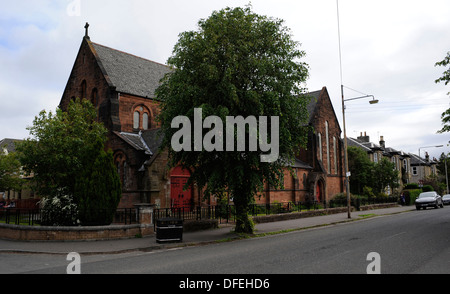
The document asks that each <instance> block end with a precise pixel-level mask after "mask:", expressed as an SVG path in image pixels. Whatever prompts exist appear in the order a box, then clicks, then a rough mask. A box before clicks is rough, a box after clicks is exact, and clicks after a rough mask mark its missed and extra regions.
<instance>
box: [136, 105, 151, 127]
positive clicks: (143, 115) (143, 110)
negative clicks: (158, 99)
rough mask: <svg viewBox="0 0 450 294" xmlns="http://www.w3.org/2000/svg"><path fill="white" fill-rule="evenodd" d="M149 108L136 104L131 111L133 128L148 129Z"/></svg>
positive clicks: (149, 125) (149, 124)
mask: <svg viewBox="0 0 450 294" xmlns="http://www.w3.org/2000/svg"><path fill="white" fill-rule="evenodd" d="M150 120H151V115H150V110H149V109H148V108H147V107H145V106H143V105H140V106H137V107H135V108H134V112H133V129H134V130H148V129H149V128H150V127H151V122H150Z"/></svg>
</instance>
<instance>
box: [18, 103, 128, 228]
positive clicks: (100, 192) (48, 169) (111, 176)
mask: <svg viewBox="0 0 450 294" xmlns="http://www.w3.org/2000/svg"><path fill="white" fill-rule="evenodd" d="M96 116H97V113H96V110H95V108H94V106H93V105H92V104H91V102H89V101H88V100H86V99H83V100H79V99H77V100H76V101H71V102H70V104H69V107H68V110H67V112H64V111H62V110H61V109H57V110H56V113H55V114H53V113H52V112H49V113H48V114H47V112H46V111H41V113H40V114H39V116H37V117H36V118H35V120H34V121H33V126H31V127H29V128H28V130H29V131H30V134H31V135H33V136H34V138H28V139H27V140H25V141H23V142H22V143H20V144H18V146H17V150H18V151H19V155H20V161H21V163H22V165H23V168H24V170H25V171H26V172H29V173H33V175H34V176H33V183H34V185H35V188H34V189H35V191H37V193H38V194H39V195H44V196H46V197H49V198H54V197H57V198H60V200H61V199H62V198H61V197H63V196H68V197H69V198H70V199H71V203H70V205H72V202H73V204H74V205H76V206H77V207H78V210H79V213H80V221H81V222H82V223H83V222H84V221H85V219H83V218H82V216H83V215H86V214H85V211H84V210H85V209H87V208H89V209H102V208H108V209H109V208H111V207H114V208H115V207H117V204H118V201H119V200H120V180H119V176H118V175H117V170H116V168H115V167H114V164H113V157H112V154H111V152H106V151H105V146H104V144H105V142H106V133H107V130H106V128H105V127H104V126H103V125H102V124H101V123H99V122H97V121H96ZM105 185H108V187H105ZM57 202H58V201H56V200H55V201H54V203H57ZM47 203H53V201H50V202H47ZM60 203H65V202H61V201H60ZM86 203H89V205H87V204H86ZM72 210H73V209H72ZM111 213H113V212H111ZM55 223H58V222H57V221H55Z"/></svg>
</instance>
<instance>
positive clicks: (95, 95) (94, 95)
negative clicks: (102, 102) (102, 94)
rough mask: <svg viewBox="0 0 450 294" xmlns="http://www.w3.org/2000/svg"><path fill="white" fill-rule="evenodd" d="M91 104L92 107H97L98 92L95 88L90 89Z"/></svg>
mask: <svg viewBox="0 0 450 294" xmlns="http://www.w3.org/2000/svg"><path fill="white" fill-rule="evenodd" d="M91 103H92V105H94V106H95V107H97V106H98V105H97V104H98V91H97V88H94V89H92V93H91Z"/></svg>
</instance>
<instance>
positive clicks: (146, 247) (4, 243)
mask: <svg viewBox="0 0 450 294" xmlns="http://www.w3.org/2000/svg"><path fill="white" fill-rule="evenodd" d="M412 210H415V207H414V206H397V207H391V208H381V209H374V210H365V211H353V212H352V213H351V218H350V219H349V218H348V214H347V212H345V213H338V214H331V215H323V216H313V217H307V218H300V219H295V220H286V221H277V222H270V223H261V224H255V236H254V237H258V236H263V235H264V234H268V233H272V234H274V233H283V232H287V231H293V230H303V229H310V228H317V227H322V226H330V225H337V224H342V223H347V222H353V221H361V220H364V219H367V218H368V217H382V216H386V215H391V214H396V213H404V212H408V211H412ZM233 229H234V224H221V225H219V228H217V229H211V230H204V231H197V232H184V233H183V241H182V242H173V243H158V242H156V235H155V234H154V235H151V236H146V237H142V238H131V239H118V240H100V241H11V240H1V239H0V253H21V254H68V253H70V252H77V253H79V254H81V255H96V254H117V253H126V252H133V251H154V250H163V249H169V248H176V247H183V246H199V245H205V244H211V243H216V242H224V241H232V240H235V239H239V238H243V236H242V235H239V234H236V233H234V231H233Z"/></svg>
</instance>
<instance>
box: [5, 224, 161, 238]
mask: <svg viewBox="0 0 450 294" xmlns="http://www.w3.org/2000/svg"><path fill="white" fill-rule="evenodd" d="M150 234H153V225H142V224H134V225H110V226H93V227H82V226H80V227H52V226H21V225H7V224H0V238H2V239H8V240H20V241H75V240H79V241H82V240H108V239H123V238H133V237H136V236H146V235H150Z"/></svg>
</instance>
